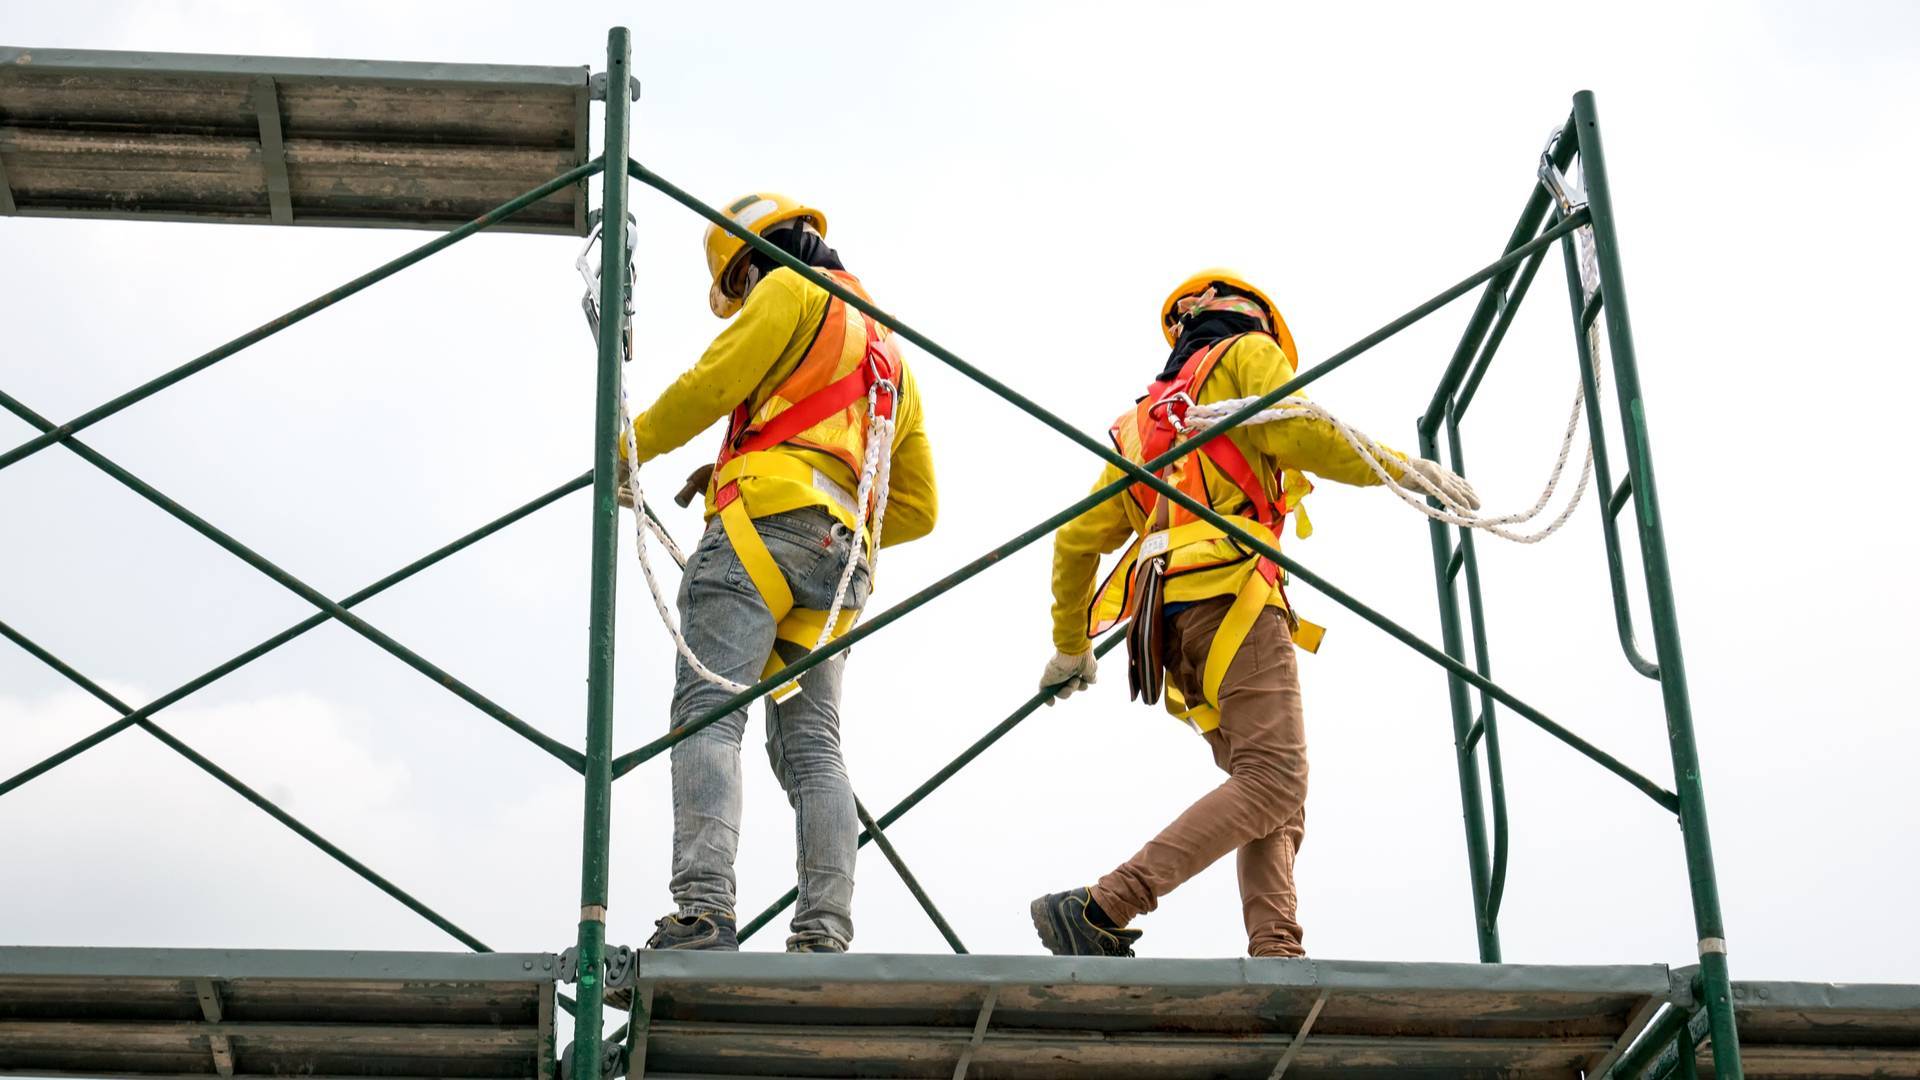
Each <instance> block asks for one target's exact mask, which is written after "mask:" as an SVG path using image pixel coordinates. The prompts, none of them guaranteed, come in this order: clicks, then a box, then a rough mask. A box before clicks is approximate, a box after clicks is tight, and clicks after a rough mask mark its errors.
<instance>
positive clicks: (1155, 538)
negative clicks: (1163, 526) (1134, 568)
mask: <svg viewBox="0 0 1920 1080" xmlns="http://www.w3.org/2000/svg"><path fill="white" fill-rule="evenodd" d="M1172 540H1173V536H1172V534H1170V533H1165V532H1157V533H1153V534H1151V535H1149V536H1148V537H1147V538H1146V539H1145V540H1142V541H1140V554H1139V555H1138V556H1137V558H1138V559H1139V560H1140V561H1141V562H1145V561H1147V560H1148V559H1151V558H1153V557H1154V556H1155V555H1165V554H1166V553H1167V545H1168V544H1169V543H1171V542H1172Z"/></svg>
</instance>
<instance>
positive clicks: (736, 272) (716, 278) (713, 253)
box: [706, 191, 827, 319]
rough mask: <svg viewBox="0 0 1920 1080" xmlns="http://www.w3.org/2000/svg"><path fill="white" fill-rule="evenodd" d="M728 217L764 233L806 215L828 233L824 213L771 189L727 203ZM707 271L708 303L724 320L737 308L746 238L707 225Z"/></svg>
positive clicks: (814, 224)
mask: <svg viewBox="0 0 1920 1080" xmlns="http://www.w3.org/2000/svg"><path fill="white" fill-rule="evenodd" d="M726 213H727V217H728V218H730V219H732V221H733V223H734V224H735V225H738V226H740V227H741V228H743V229H746V230H748V231H749V232H752V233H753V234H754V235H756V236H765V235H766V234H767V230H769V229H771V228H773V227H774V226H776V225H780V224H783V223H785V222H789V221H793V220H795V219H796V218H805V219H806V220H808V221H809V222H812V223H813V227H814V228H815V229H817V230H819V232H820V235H822V236H825V235H826V234H827V215H825V214H823V213H821V212H820V211H818V210H815V209H814V208H813V207H811V206H803V205H801V204H800V203H799V202H798V201H797V200H794V199H790V198H788V197H787V196H785V195H781V194H778V193H776V192H772V191H760V192H755V193H753V194H751V195H742V196H741V197H740V198H738V199H735V200H733V202H731V203H729V204H727V211H726ZM706 248H707V272H708V273H710V274H712V275H713V287H712V288H711V289H709V290H708V291H707V304H708V305H709V306H710V307H712V308H713V313H714V314H715V315H718V316H720V317H721V318H723V319H729V318H732V317H733V314H734V312H736V311H739V310H740V301H741V295H740V294H741V285H742V284H744V283H743V282H742V281H741V280H740V276H741V273H742V271H743V270H744V267H745V266H746V258H745V256H746V251H747V243H746V241H744V240H742V239H740V238H739V237H737V236H735V235H733V234H732V233H730V232H728V231H727V230H725V229H723V228H721V227H720V226H718V225H712V224H709V225H708V226H707V235H706Z"/></svg>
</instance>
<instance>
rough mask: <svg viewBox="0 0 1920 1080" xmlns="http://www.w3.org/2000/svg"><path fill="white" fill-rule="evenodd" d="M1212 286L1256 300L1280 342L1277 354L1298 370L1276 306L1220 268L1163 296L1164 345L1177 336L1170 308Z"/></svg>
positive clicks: (1290, 337) (1289, 335)
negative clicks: (1164, 301)
mask: <svg viewBox="0 0 1920 1080" xmlns="http://www.w3.org/2000/svg"><path fill="white" fill-rule="evenodd" d="M1216 282H1217V283H1219V284H1221V285H1226V286H1228V287H1230V288H1233V289H1237V290H1239V291H1240V292H1243V293H1246V294H1247V295H1248V296H1251V297H1253V298H1254V299H1255V300H1258V301H1259V302H1260V306H1261V307H1264V308H1266V309H1267V314H1268V315H1270V316H1272V317H1273V336H1274V337H1275V338H1277V339H1279V341H1280V351H1281V352H1283V353H1286V354H1287V360H1288V362H1289V363H1291V364H1293V366H1294V367H1295V368H1298V367H1299V366H1300V357H1299V355H1298V354H1297V353H1295V352H1294V349H1293V332H1292V331H1291V330H1288V329H1287V320H1286V319H1284V318H1281V316H1280V308H1279V306H1278V305H1277V304H1275V303H1274V302H1273V298H1272V297H1270V296H1268V295H1267V294H1266V293H1265V292H1263V291H1261V289H1260V287H1259V286H1257V285H1255V284H1253V283H1252V282H1250V281H1248V280H1247V279H1246V278H1245V277H1243V276H1241V275H1240V273H1239V272H1238V271H1235V270H1229V269H1227V268H1226V267H1224V266H1210V267H1208V268H1207V269H1205V270H1202V271H1200V272H1199V273H1197V274H1194V275H1193V276H1192V277H1189V278H1187V280H1185V281H1183V282H1181V283H1180V284H1179V285H1176V286H1174V290H1173V291H1172V292H1170V293H1168V294H1167V300H1166V303H1163V304H1161V305H1160V332H1161V333H1163V334H1165V335H1166V338H1167V344H1168V345H1172V344H1173V343H1174V339H1175V337H1176V336H1177V335H1175V333H1174V327H1175V326H1177V325H1178V324H1179V321H1180V320H1179V317H1178V316H1176V315H1175V314H1174V313H1173V306H1174V305H1175V304H1177V303H1179V302H1180V301H1181V300H1182V299H1183V298H1185V297H1189V296H1198V295H1199V294H1201V293H1203V292H1206V291H1207V287H1208V286H1209V285H1213V284H1215V283H1216Z"/></svg>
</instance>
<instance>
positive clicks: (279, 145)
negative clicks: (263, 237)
mask: <svg viewBox="0 0 1920 1080" xmlns="http://www.w3.org/2000/svg"><path fill="white" fill-rule="evenodd" d="M253 109H254V112H255V113H256V114H257V115H258V116H259V117H260V165H261V169H262V170H263V171H264V172H265V173H266V180H267V210H268V213H270V214H271V215H272V216H273V223H274V224H275V225H291V224H293V195H292V189H291V188H290V187H289V186H288V184H287V147H286V143H285V142H284V141H283V140H282V139H281V137H280V92H279V90H277V89H276V88H275V87H274V84H273V76H271V75H262V76H260V77H258V78H256V79H254V80H253Z"/></svg>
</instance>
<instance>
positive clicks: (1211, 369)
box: [1031, 269, 1479, 956]
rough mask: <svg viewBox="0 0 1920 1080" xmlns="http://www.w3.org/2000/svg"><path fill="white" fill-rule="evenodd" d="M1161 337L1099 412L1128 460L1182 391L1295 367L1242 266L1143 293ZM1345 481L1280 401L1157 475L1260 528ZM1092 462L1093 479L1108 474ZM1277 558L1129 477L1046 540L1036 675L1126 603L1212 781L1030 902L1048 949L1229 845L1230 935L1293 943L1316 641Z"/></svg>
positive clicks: (1250, 944) (1066, 946)
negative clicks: (1094, 868)
mask: <svg viewBox="0 0 1920 1080" xmlns="http://www.w3.org/2000/svg"><path fill="white" fill-rule="evenodd" d="M1160 316H1161V328H1162V330H1163V331H1164V333H1165V336H1166V340H1167V343H1168V344H1169V345H1171V346H1172V352H1171V354H1170V355H1168V357H1167V359H1166V363H1165V365H1164V366H1163V367H1162V368H1161V371H1160V374H1159V376H1158V377H1157V378H1156V380H1155V381H1154V383H1153V384H1152V386H1151V387H1149V389H1148V391H1147V394H1146V396H1145V397H1142V398H1141V399H1140V400H1139V402H1138V403H1137V404H1136V405H1135V406H1134V407H1133V408H1131V409H1129V410H1128V411H1127V412H1126V413H1125V414H1123V415H1122V416H1121V417H1120V419H1119V420H1118V421H1116V422H1115V424H1114V426H1113V428H1112V432H1111V434H1112V438H1113V441H1114V445H1115V447H1116V448H1117V449H1118V451H1119V452H1120V453H1121V454H1122V455H1124V456H1125V457H1126V458H1128V459H1129V460H1131V461H1133V462H1135V463H1136V464H1144V463H1145V462H1147V461H1149V460H1151V459H1152V458H1154V457H1155V456H1157V455H1159V454H1160V453H1162V452H1164V451H1165V450H1166V449H1167V448H1168V447H1170V446H1172V445H1173V444H1174V443H1175V442H1177V441H1180V440H1181V439H1182V438H1183V437H1184V435H1185V433H1186V429H1185V425H1183V424H1182V422H1181V420H1182V417H1183V416H1184V414H1185V410H1186V409H1187V408H1188V407H1189V406H1191V405H1194V404H1199V405H1207V404H1212V403H1215V402H1220V401H1227V400H1232V399H1240V398H1248V397H1254V396H1258V395H1261V394H1265V393H1267V392H1269V391H1271V390H1274V389H1276V388H1278V387H1279V386H1281V385H1282V384H1284V383H1285V382H1287V381H1288V380H1289V379H1291V378H1293V375H1294V371H1295V368H1296V366H1297V363H1298V357H1297V354H1296V353H1295V352H1294V345H1293V336H1292V334H1291V333H1290V332H1289V331H1288V329H1287V324H1286V322H1285V321H1284V320H1283V319H1282V318H1281V316H1280V310H1279V308H1277V307H1276V306H1275V305H1274V303H1273V301H1272V300H1271V299H1269V298H1268V296H1267V294H1266V293H1264V292H1262V291H1260V290H1259V289H1258V288H1255V287H1254V286H1253V285H1252V284H1250V283H1249V282H1248V281H1247V280H1246V279H1245V278H1243V277H1241V276H1240V275H1238V274H1236V273H1234V272H1232V271H1229V270H1224V269H1212V270H1205V271H1202V272H1201V273H1198V274H1195V275H1194V276H1193V277H1191V278H1188V279H1187V280H1186V281H1183V282H1181V283H1180V285H1179V286H1178V287H1176V288H1175V289H1174V290H1173V292H1172V293H1170V294H1169V295H1168V296H1167V299H1166V301H1165V303H1164V304H1163V305H1162V306H1161V312H1160ZM1385 467H1386V468H1387V469H1389V470H1391V471H1392V475H1393V478H1394V479H1395V480H1396V481H1399V480H1400V479H1401V477H1402V476H1403V475H1405V474H1406V473H1407V472H1413V471H1417V472H1419V473H1420V474H1421V475H1422V476H1424V477H1425V478H1426V479H1427V480H1428V481H1429V482H1432V483H1434V484H1437V485H1439V486H1440V487H1441V488H1442V489H1443V490H1445V491H1447V492H1448V493H1449V494H1452V495H1454V496H1456V497H1457V498H1459V499H1460V500H1461V501H1463V502H1466V503H1468V504H1470V505H1473V506H1478V505H1479V502H1478V499H1477V498H1475V497H1474V495H1473V492H1472V489H1470V488H1469V487H1467V485H1466V482H1465V481H1464V480H1462V479H1460V478H1459V477H1458V476H1455V475H1454V474H1453V473H1451V472H1448V471H1447V470H1446V469H1443V468H1441V467H1440V466H1439V465H1437V464H1435V463H1434V462H1431V461H1423V460H1407V459H1406V458H1405V456H1404V455H1399V454H1397V452H1396V453H1395V454H1394V456H1393V458H1392V460H1391V461H1390V462H1389V463H1387V464H1386V465H1385ZM1308 472H1310V473H1313V474H1315V475H1317V476H1320V477H1324V478H1326V479H1329V480H1337V481H1340V482H1342V483H1347V484H1359V485H1369V484H1378V483H1380V482H1381V481H1380V479H1379V477H1378V476H1377V475H1376V474H1375V473H1374V472H1373V471H1372V468H1371V467H1370V466H1368V465H1367V464H1366V463H1365V461H1364V460H1363V459H1362V458H1361V457H1360V456H1359V455H1358V454H1357V453H1355V452H1354V451H1353V450H1352V449H1351V448H1350V446H1349V445H1348V444H1347V442H1346V441H1345V440H1344V439H1343V438H1342V437H1341V436H1340V435H1339V434H1337V433H1336V432H1335V430H1334V428H1333V426H1332V425H1331V424H1329V423H1327V422H1326V421H1325V420H1319V419H1306V418H1300V419H1281V420H1276V421H1272V422H1267V423H1263V424H1258V425H1252V426H1244V425H1243V426H1240V427H1236V428H1233V429H1231V430H1230V431H1229V432H1228V433H1226V434H1225V435H1222V436H1220V437H1217V438H1215V439H1213V440H1211V441H1209V442H1207V443H1206V444H1205V445H1204V446H1203V447H1202V448H1201V449H1199V450H1196V451H1195V452H1193V453H1191V454H1189V455H1187V456H1185V457H1182V458H1180V459H1179V460H1178V461H1176V462H1175V463H1174V464H1172V465H1169V466H1167V467H1166V468H1165V469H1164V470H1162V471H1161V473H1160V476H1161V477H1162V478H1163V479H1165V480H1166V481H1167V482H1168V483H1169V484H1171V485H1173V486H1174V487H1175V488H1176V489H1178V490H1180V491H1182V492H1184V493H1186V494H1188V495H1190V496H1193V497H1194V498H1195V499H1196V500H1197V501H1200V502H1202V503H1204V504H1205V505H1207V506H1209V507H1211V508H1212V509H1213V510H1214V511H1215V512H1217V513H1219V514H1221V515H1223V516H1225V517H1226V518H1228V519H1229V520H1231V521H1233V522H1234V523H1236V524H1237V525H1239V526H1240V527H1241V528H1243V529H1245V530H1246V531H1247V532H1249V533H1251V534H1252V535H1254V536H1256V537H1259V538H1261V539H1262V540H1264V541H1267V542H1269V543H1271V544H1274V545H1276V546H1277V545H1278V543H1279V540H1278V536H1279V533H1280V531H1281V523H1282V521H1283V520H1284V518H1285V517H1286V516H1287V515H1288V514H1289V513H1290V512H1291V513H1293V514H1294V515H1295V518H1296V526H1297V531H1298V533H1299V535H1302V536H1304V535H1306V532H1307V527H1306V519H1305V517H1304V515H1302V514H1301V513H1300V510H1299V501H1300V498H1301V497H1302V496H1303V495H1305V494H1306V492H1308V491H1309V490H1311V488H1312V485H1311V484H1310V483H1309V482H1308V481H1307V479H1306V477H1305V476H1304V475H1302V474H1303V473H1308ZM1124 475H1125V474H1123V473H1122V472H1121V471H1120V470H1119V469H1118V468H1116V467H1115V466H1113V465H1108V466H1107V467H1106V469H1105V470H1104V471H1103V472H1102V474H1101V476H1100V480H1099V483H1098V484H1097V485H1096V487H1099V486H1106V485H1108V484H1112V483H1114V482H1116V481H1119V480H1121V479H1122V478H1123V477H1124ZM1130 539H1131V540H1133V542H1134V543H1133V547H1132V548H1130V549H1129V550H1128V551H1127V553H1126V555H1125V556H1124V557H1123V559H1122V561H1121V564H1120V566H1119V568H1118V569H1117V570H1116V571H1115V572H1114V574H1113V575H1112V576H1111V577H1110V578H1109V579H1108V582H1107V584H1106V585H1104V586H1101V587H1099V588H1096V587H1095V575H1096V572H1097V570H1098V567H1099V561H1100V556H1101V555H1103V554H1105V553H1107V552H1111V551H1114V550H1116V549H1118V548H1120V547H1121V546H1122V545H1124V544H1126V543H1127V542H1128V541H1129V540H1130ZM1283 584H1284V576H1283V574H1282V572H1281V570H1280V568H1279V567H1278V566H1276V565H1275V564H1274V563H1272V562H1271V561H1269V560H1267V559H1265V558H1264V557H1261V556H1259V555H1258V554H1256V553H1254V552H1252V551H1249V550H1248V549H1247V548H1245V547H1243V546H1241V545H1239V544H1237V543H1235V542H1234V541H1233V540H1231V539H1229V538H1227V537H1226V536H1225V534H1223V532H1222V531H1221V530H1220V529H1219V528H1218V527H1216V526H1214V525H1212V524H1209V523H1207V522H1205V521H1204V520H1201V519H1199V518H1197V517H1196V516H1195V515H1193V514H1191V513H1189V512H1188V511H1187V510H1186V509H1184V508H1182V507H1180V506H1179V505H1178V504H1176V503H1174V502H1172V501H1171V500H1168V499H1164V498H1162V497H1161V496H1160V494H1159V493H1158V492H1156V491H1155V490H1154V489H1153V488H1151V487H1150V486H1148V485H1145V484H1134V485H1133V486H1132V487H1130V488H1129V489H1127V491H1126V492H1125V493H1124V494H1121V495H1116V496H1115V497H1113V498H1111V499H1109V500H1107V501H1106V502H1104V503H1101V504H1100V505H1099V506H1097V507H1095V508H1093V509H1092V510H1089V511H1087V512H1086V513H1085V514H1082V515H1081V516H1080V517H1078V518H1075V519H1074V520H1073V521H1071V522H1069V523H1068V524H1067V525H1065V526H1064V527H1062V528H1061V529H1060V531H1059V533H1058V534H1057V535H1056V536H1055V538H1054V549H1053V638H1054V646H1055V648H1056V649H1057V650H1058V652H1057V653H1056V655H1055V656H1054V658H1053V659H1052V660H1051V661H1049V662H1048V663H1047V666H1046V670H1045V673H1044V674H1043V675H1042V676H1041V680H1040V685H1041V688H1042V689H1047V688H1055V687H1057V690H1056V697H1060V698H1064V697H1067V696H1068V695H1070V694H1072V693H1074V692H1075V691H1076V690H1080V689H1084V688H1085V687H1086V686H1087V685H1088V684H1090V683H1092V682H1093V681H1094V676H1095V664H1094V657H1093V651H1092V647H1091V635H1092V634H1094V633H1098V632H1099V631H1100V630H1102V629H1104V628H1105V627H1106V626H1108V625H1112V624H1113V623H1114V622H1117V621H1118V620H1119V619H1120V618H1129V619H1130V620H1131V621H1130V623H1129V630H1128V642H1127V644H1128V657H1129V659H1128V662H1129V676H1130V681H1131V682H1132V684H1133V686H1134V690H1135V694H1136V696H1139V697H1143V698H1145V699H1146V700H1147V702H1148V703H1149V704H1151V703H1152V702H1153V701H1154V700H1156V699H1157V698H1158V697H1159V695H1160V691H1161V687H1162V682H1163V680H1164V685H1165V690H1166V698H1167V708H1168V710H1169V711H1171V712H1173V713H1174V715H1176V716H1178V717H1181V718H1182V719H1185V720H1186V721H1187V722H1188V723H1190V724H1191V725H1192V726H1194V727H1195V729H1196V730H1198V731H1199V732H1200V733H1201V734H1202V735H1203V736H1204V737H1205V738H1206V740H1207V743H1208V745H1209V747H1210V749H1211V750H1212V752H1213V760H1214V762H1215V764H1217V765H1219V767H1220V768H1221V769H1223V770H1225V771H1226V773H1227V774H1228V775H1227V780H1226V782H1225V783H1223V784H1221V785H1220V786H1219V787H1217V788H1215V789H1214V790H1213V791H1211V792H1209V793H1208V794H1207V795H1205V796H1204V797H1202V798H1201V799H1200V801H1198V802H1196V803H1194V804H1193V805H1192V806H1191V807H1189V808H1188V809H1187V810H1186V811H1185V812H1184V813H1182V814H1181V815H1180V816H1179V817H1178V818H1176V819H1175V820H1174V822H1173V823H1172V824H1171V825H1168V826H1167V827H1166V829H1164V830H1163V831H1162V832H1161V833H1160V835H1159V836H1156V837H1155V838H1153V839H1152V840H1150V841H1148V842H1147V845H1146V846H1145V847H1143V848H1141V849H1140V851H1139V853H1138V854H1136V855H1134V856H1133V858H1131V859H1129V860H1127V861H1126V862H1124V863H1122V864H1120V866H1119V867H1117V868H1116V869H1114V870H1113V872H1111V873H1109V874H1107V875H1106V876H1105V877H1103V878H1101V879H1100V880H1099V881H1098V882H1097V883H1095V884H1094V885H1092V886H1090V887H1086V888H1078V889H1071V890H1068V891H1066V892H1058V893H1052V894H1050V895H1047V896H1043V897H1040V898H1039V899H1037V900H1035V901H1033V903H1032V905H1031V911H1032V915H1033V922H1034V927H1035V929H1037V930H1038V931H1039V933H1040V940H1041V942H1042V943H1044V944H1045V945H1046V947H1047V948H1048V950H1050V951H1051V952H1054V953H1056V954H1063V955H1082V956H1084V955H1095V956H1132V955H1133V948H1132V946H1133V943H1134V942H1135V941H1137V940H1138V939H1139V937H1140V933H1141V932H1140V931H1139V930H1137V929H1132V928H1130V924H1131V923H1132V922H1133V920H1134V918H1135V917H1136V916H1138V915H1140V914H1142V913H1144V912H1148V911H1152V910H1153V909H1154V907H1155V906H1156V905H1157V904H1158V903H1159V901H1160V898H1161V897H1163V896H1165V895H1166V894H1168V893H1169V892H1172V891H1173V890H1174V889H1175V888H1176V887H1178V886H1179V885H1180V883H1181V882H1184V881H1186V880H1187V879H1188V878H1191V877H1193V876H1194V875H1195V874H1197V873H1199V872H1200V871H1202V870H1204V869H1206V868H1207V867H1208V866H1210V865H1211V864H1212V863H1213V862H1214V861H1215V860H1216V859H1219V858H1220V857H1221V856H1223V855H1225V854H1227V853H1228V852H1237V853H1238V863H1239V872H1240V900H1241V907H1242V914H1243V916H1244V918H1245V922H1246V930H1247V951H1248V953H1249V954H1251V955H1253V956H1300V955H1303V950H1302V948H1301V931H1300V924H1299V922H1298V921H1297V919H1296V916H1295V897H1294V888H1293V861H1294V854H1295V852H1297V851H1298V850H1299V847H1300V842H1301V840H1302V838H1303V836H1304V833H1305V822H1306V818H1305V806H1306V798H1307V742H1306V731H1305V728H1304V726H1303V724H1302V720H1301V709H1300V685H1299V678H1298V674H1297V671H1296V668H1295V666H1294V650H1295V648H1296V644H1297V645H1298V647H1301V648H1307V649H1309V650H1311V649H1312V648H1315V647H1317V646H1318V643H1319V642H1318V636H1319V629H1318V628H1317V627H1313V626H1312V625H1311V624H1307V623H1301V622H1299V621H1298V620H1297V619H1296V618H1295V617H1294V615H1293V614H1292V612H1291V610H1290V609H1289V607H1288V605H1287V600H1286V596H1285V593H1284V592H1283V591H1282V588H1281V586H1282V585H1283Z"/></svg>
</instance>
